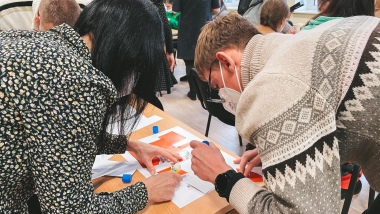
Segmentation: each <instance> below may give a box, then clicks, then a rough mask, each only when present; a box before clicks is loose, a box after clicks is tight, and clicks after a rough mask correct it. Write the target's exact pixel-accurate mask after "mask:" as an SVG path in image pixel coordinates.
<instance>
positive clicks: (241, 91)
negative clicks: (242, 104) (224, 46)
mask: <svg viewBox="0 0 380 214" xmlns="http://www.w3.org/2000/svg"><path fill="white" fill-rule="evenodd" d="M230 59H231V60H232V61H233V62H234V63H235V61H234V60H233V59H232V58H231V57H230ZM220 68H222V67H220ZM234 68H235V74H236V79H237V81H238V84H239V89H240V93H243V90H242V89H241V86H240V80H239V76H238V72H237V69H236V64H235V65H234ZM223 84H224V80H223Z"/></svg>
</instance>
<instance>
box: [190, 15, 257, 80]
mask: <svg viewBox="0 0 380 214" xmlns="http://www.w3.org/2000/svg"><path fill="white" fill-rule="evenodd" d="M256 34H260V32H259V31H258V30H257V29H256V28H255V26H253V25H252V24H251V23H250V22H249V21H248V20H246V19H244V18H243V17H241V16H240V15H239V14H237V13H229V14H227V15H225V16H222V17H221V18H219V17H217V18H216V19H215V21H213V22H210V23H208V24H207V25H206V26H204V28H203V30H202V32H201V34H200V35H199V38H198V42H197V47H196V49H195V59H194V67H195V70H196V71H197V73H198V76H199V77H200V78H201V79H202V80H203V81H206V78H205V76H204V70H205V69H209V68H210V65H211V63H212V61H214V60H215V58H216V57H215V56H216V53H218V52H220V51H223V50H226V49H228V48H234V49H237V50H244V49H245V46H246V45H247V43H248V42H249V40H251V38H252V37H253V36H254V35H256Z"/></svg>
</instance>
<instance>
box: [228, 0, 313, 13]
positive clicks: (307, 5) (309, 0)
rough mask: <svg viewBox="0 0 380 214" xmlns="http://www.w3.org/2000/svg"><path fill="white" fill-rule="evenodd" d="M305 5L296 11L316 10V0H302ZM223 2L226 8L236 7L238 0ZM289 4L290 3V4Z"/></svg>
mask: <svg viewBox="0 0 380 214" xmlns="http://www.w3.org/2000/svg"><path fill="white" fill-rule="evenodd" d="M299 1H300V0H295V1H294V2H295V3H297V2H299ZM303 1H304V4H305V6H303V7H301V8H299V9H297V10H296V11H297V12H298V11H300V12H301V11H302V12H307V11H309V12H314V13H317V12H318V0H303ZM290 2H292V1H290ZM224 4H225V5H226V6H227V8H228V9H237V8H238V6H239V0H224ZM290 6H291V5H290Z"/></svg>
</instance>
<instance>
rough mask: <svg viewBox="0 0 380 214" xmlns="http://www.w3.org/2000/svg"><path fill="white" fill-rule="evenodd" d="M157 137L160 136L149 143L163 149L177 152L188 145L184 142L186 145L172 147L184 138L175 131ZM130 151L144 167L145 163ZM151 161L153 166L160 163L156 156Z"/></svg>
mask: <svg viewBox="0 0 380 214" xmlns="http://www.w3.org/2000/svg"><path fill="white" fill-rule="evenodd" d="M158 138H160V139H159V140H157V141H154V142H152V143H150V145H154V146H158V147H161V148H163V149H167V150H170V151H173V152H177V153H178V152H179V151H181V150H182V149H184V148H186V147H187V146H189V144H186V145H183V146H180V147H178V148H177V147H174V146H173V145H174V144H176V143H178V142H180V141H181V140H184V139H186V138H185V137H184V136H182V135H179V134H177V133H175V132H169V133H167V134H165V135H162V136H160V137H158ZM130 153H131V155H132V156H133V157H135V158H136V159H137V160H138V161H139V162H140V164H141V166H142V167H143V168H146V165H145V164H144V163H143V162H141V161H140V160H139V159H138V158H137V156H136V154H135V153H133V152H130ZM181 161H183V160H180V162H181ZM152 162H153V166H156V165H158V164H159V163H160V160H159V159H158V158H157V157H155V158H153V160H152Z"/></svg>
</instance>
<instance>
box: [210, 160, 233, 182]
mask: <svg viewBox="0 0 380 214" xmlns="http://www.w3.org/2000/svg"><path fill="white" fill-rule="evenodd" d="M229 170H234V169H233V168H232V167H230V166H229V165H227V164H223V165H221V166H220V167H218V168H217V169H216V170H215V173H214V175H213V177H212V179H211V181H210V182H211V183H213V184H215V179H216V177H218V175H220V174H222V173H225V172H227V171H229Z"/></svg>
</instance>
